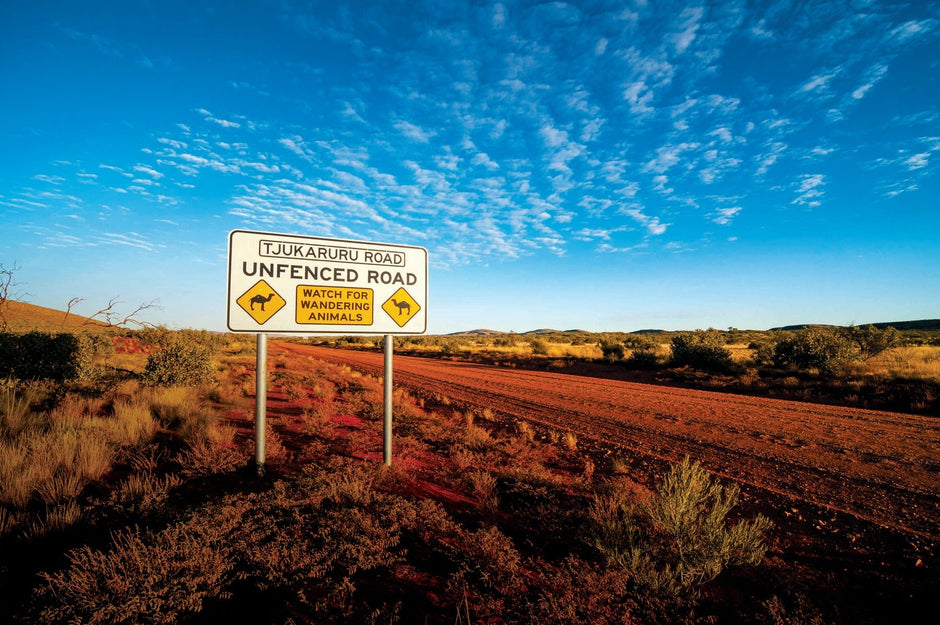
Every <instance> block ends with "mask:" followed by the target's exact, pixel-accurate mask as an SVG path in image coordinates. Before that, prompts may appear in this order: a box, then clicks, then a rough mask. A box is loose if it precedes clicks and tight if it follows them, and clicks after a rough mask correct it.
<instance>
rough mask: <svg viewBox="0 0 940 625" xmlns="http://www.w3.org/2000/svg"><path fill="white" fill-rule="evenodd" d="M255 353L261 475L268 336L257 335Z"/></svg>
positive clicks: (261, 470)
mask: <svg viewBox="0 0 940 625" xmlns="http://www.w3.org/2000/svg"><path fill="white" fill-rule="evenodd" d="M255 351H256V354H255V468H256V469H257V471H258V475H262V474H263V473H264V445H265V440H264V433H265V427H266V422H267V412H268V364H267V363H268V335H267V334H265V333H264V332H259V333H258V341H257V349H256V350H255Z"/></svg>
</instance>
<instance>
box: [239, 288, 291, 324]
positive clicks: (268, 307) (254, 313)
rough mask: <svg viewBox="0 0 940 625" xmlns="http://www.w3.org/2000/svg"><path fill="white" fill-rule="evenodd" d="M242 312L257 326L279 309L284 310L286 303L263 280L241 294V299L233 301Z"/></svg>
mask: <svg viewBox="0 0 940 625" xmlns="http://www.w3.org/2000/svg"><path fill="white" fill-rule="evenodd" d="M235 301H236V302H237V303H238V305H239V306H241V308H242V310H244V311H245V312H246V313H248V314H249V315H251V318H252V319H254V320H255V321H257V322H258V323H259V324H261V325H264V323H265V322H266V321H267V320H268V319H270V318H271V317H273V316H274V314H275V313H276V312H277V311H279V310H280V309H282V308H284V306H285V305H286V304H287V302H285V301H284V298H283V297H281V296H280V295H278V294H277V291H275V290H274V289H272V288H271V286H270V285H269V284H268V283H267V282H265V281H264V280H258V281H257V282H255V285H254V286H253V287H251V288H250V289H248V290H247V291H245V292H244V293H242V295H241V297H239V298H238V299H237V300H235Z"/></svg>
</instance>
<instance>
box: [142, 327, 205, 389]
mask: <svg viewBox="0 0 940 625" xmlns="http://www.w3.org/2000/svg"><path fill="white" fill-rule="evenodd" d="M212 356H213V348H212V346H211V344H208V343H203V342H200V341H199V340H198V339H197V337H194V336H191V335H190V334H183V333H179V334H174V335H172V336H171V337H169V338H167V339H165V340H163V341H162V345H161V348H160V349H158V350H157V351H155V352H154V353H153V354H151V355H150V357H149V358H148V359H147V366H146V368H145V369H144V373H143V379H144V381H145V382H147V383H148V384H153V385H157V386H175V385H181V386H196V385H199V384H203V383H205V382H208V381H210V380H211V379H212V376H213V375H214V370H213V367H212Z"/></svg>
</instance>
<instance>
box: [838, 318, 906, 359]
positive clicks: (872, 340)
mask: <svg viewBox="0 0 940 625" xmlns="http://www.w3.org/2000/svg"><path fill="white" fill-rule="evenodd" d="M843 333H844V335H845V337H846V339H848V340H849V341H850V342H851V343H853V344H854V345H855V348H856V349H857V350H858V356H859V358H861V359H862V360H868V359H869V358H873V357H875V356H877V355H878V354H880V353H881V352H883V351H885V350H887V349H891V348H892V347H897V346H898V345H900V343H901V333H900V332H898V331H897V330H895V329H894V328H892V327H887V328H885V329H884V330H879V329H878V328H876V327H875V326H873V325H871V324H868V325H865V326H861V327H855V326H850V327H848V328H845V330H844V331H843Z"/></svg>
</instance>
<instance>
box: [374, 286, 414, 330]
mask: <svg viewBox="0 0 940 625" xmlns="http://www.w3.org/2000/svg"><path fill="white" fill-rule="evenodd" d="M382 310H384V311H385V312H386V314H388V316H389V317H391V318H392V321H394V322H395V323H397V324H398V327H399V328H404V327H405V324H406V323H408V322H409V321H411V318H412V317H414V316H415V315H417V314H418V311H419V310H421V307H420V306H418V302H416V301H415V299H414V298H413V297H411V295H409V294H408V291H406V290H405V289H398V290H397V291H395V294H394V295H392V296H391V297H390V298H388V299H387V300H385V303H384V304H382Z"/></svg>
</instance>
